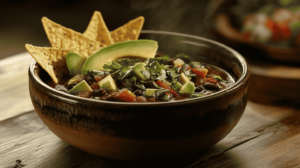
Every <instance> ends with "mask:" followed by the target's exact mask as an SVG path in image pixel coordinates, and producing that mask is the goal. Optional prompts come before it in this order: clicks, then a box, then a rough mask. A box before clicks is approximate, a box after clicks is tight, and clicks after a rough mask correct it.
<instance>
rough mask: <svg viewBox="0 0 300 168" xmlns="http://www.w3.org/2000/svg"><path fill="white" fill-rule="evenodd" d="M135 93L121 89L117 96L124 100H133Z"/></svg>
mask: <svg viewBox="0 0 300 168" xmlns="http://www.w3.org/2000/svg"><path fill="white" fill-rule="evenodd" d="M135 97H136V96H135V94H134V93H132V92H131V91H129V90H127V89H125V90H123V91H122V92H121V93H120V94H119V95H118V98H119V99H121V100H123V101H126V102H134V101H135Z"/></svg>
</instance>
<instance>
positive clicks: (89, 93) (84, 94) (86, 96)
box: [76, 90, 92, 98]
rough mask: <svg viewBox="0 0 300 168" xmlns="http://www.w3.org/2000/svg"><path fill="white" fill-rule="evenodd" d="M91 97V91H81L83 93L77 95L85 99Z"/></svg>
mask: <svg viewBox="0 0 300 168" xmlns="http://www.w3.org/2000/svg"><path fill="white" fill-rule="evenodd" d="M91 95H92V92H89V91H86V90H84V91H81V92H79V93H77V94H76V96H79V97H85V98H89V97H91Z"/></svg>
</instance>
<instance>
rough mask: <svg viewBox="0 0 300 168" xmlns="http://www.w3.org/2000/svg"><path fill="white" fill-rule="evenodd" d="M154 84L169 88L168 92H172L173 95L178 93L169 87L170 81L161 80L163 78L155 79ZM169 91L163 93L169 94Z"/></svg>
mask: <svg viewBox="0 0 300 168" xmlns="http://www.w3.org/2000/svg"><path fill="white" fill-rule="evenodd" d="M156 84H157V85H158V86H160V87H162V88H164V89H168V90H170V93H172V94H173V95H175V96H177V95H178V93H177V92H176V91H175V90H173V89H172V88H171V87H170V83H169V82H167V81H163V80H158V81H156ZM170 93H169V92H166V93H165V94H166V95H169V94H170Z"/></svg>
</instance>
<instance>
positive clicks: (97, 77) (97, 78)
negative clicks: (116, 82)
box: [94, 75, 105, 82]
mask: <svg viewBox="0 0 300 168" xmlns="http://www.w3.org/2000/svg"><path fill="white" fill-rule="evenodd" d="M104 77H105V76H104V75H102V76H99V75H95V76H94V78H95V80H96V81H97V82H99V81H101V80H102V79H103V78H104Z"/></svg>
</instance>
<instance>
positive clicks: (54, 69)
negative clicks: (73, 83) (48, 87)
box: [25, 44, 70, 83]
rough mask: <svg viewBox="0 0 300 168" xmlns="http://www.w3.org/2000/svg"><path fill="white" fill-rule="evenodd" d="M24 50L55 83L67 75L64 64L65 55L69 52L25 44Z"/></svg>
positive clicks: (65, 64) (67, 71) (65, 63)
mask: <svg viewBox="0 0 300 168" xmlns="http://www.w3.org/2000/svg"><path fill="white" fill-rule="evenodd" d="M25 48H26V50H27V51H28V52H29V53H30V55H31V56H32V57H33V58H34V59H35V60H36V62H38V63H39V64H40V66H41V67H42V68H43V69H44V70H45V71H46V72H47V73H48V74H49V75H50V76H51V78H52V80H53V81H54V82H55V83H58V82H59V80H60V79H61V77H63V76H65V75H69V70H68V67H67V62H66V54H67V53H68V52H70V51H69V50H62V49H55V48H49V47H36V46H33V45H30V44H26V45H25Z"/></svg>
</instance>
